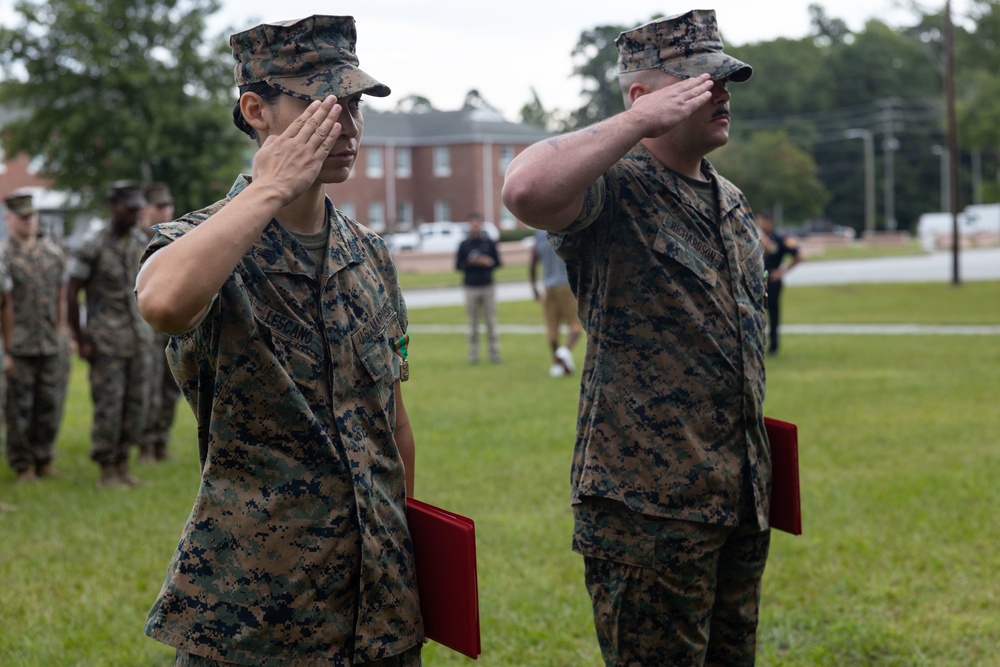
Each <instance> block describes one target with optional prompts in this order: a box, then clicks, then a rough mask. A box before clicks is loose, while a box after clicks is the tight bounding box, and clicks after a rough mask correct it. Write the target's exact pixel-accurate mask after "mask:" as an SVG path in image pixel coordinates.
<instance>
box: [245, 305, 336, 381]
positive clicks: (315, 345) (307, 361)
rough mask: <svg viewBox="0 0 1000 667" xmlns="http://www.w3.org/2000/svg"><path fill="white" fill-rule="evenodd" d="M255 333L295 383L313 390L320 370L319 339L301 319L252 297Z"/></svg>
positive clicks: (321, 367)
mask: <svg viewBox="0 0 1000 667" xmlns="http://www.w3.org/2000/svg"><path fill="white" fill-rule="evenodd" d="M251 301H252V303H253V311H254V319H256V321H257V329H258V335H259V336H260V338H261V340H262V341H264V342H266V343H267V344H268V347H269V348H270V351H271V352H272V353H273V354H274V358H275V360H276V361H277V362H278V364H279V365H280V366H281V368H282V369H284V371H285V373H287V374H288V376H289V377H290V378H291V379H292V380H293V381H294V382H295V383H296V384H298V385H301V386H302V387H305V388H307V389H314V388H315V387H316V383H317V382H318V381H319V379H320V377H321V375H322V370H323V354H322V341H320V339H319V337H318V336H317V334H316V333H315V332H314V331H312V329H311V328H310V327H309V326H307V325H306V324H305V323H304V322H300V321H298V320H296V319H295V318H292V317H289V316H288V315H285V314H282V313H279V312H277V311H276V310H273V309H272V308H270V307H268V306H267V305H265V304H263V303H261V302H259V301H257V300H256V299H251Z"/></svg>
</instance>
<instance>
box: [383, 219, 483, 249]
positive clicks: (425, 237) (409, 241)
mask: <svg viewBox="0 0 1000 667" xmlns="http://www.w3.org/2000/svg"><path fill="white" fill-rule="evenodd" d="M483 229H484V230H485V231H486V234H487V235H488V236H489V237H490V238H491V239H493V240H494V241H499V240H500V230H499V229H497V226H496V225H494V224H493V223H492V222H484V223H483ZM468 235H469V225H468V223H465V222H446V221H438V222H425V223H423V224H422V225H420V226H419V227H417V228H416V230H413V231H409V232H396V233H395V234H387V235H386V236H385V237H384V238H385V242H386V245H387V246H389V251H390V252H400V251H403V250H418V251H420V252H450V253H453V252H457V251H458V246H459V244H461V243H462V240H463V239H464V238H465V237H466V236H468Z"/></svg>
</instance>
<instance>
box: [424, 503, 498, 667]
mask: <svg viewBox="0 0 1000 667" xmlns="http://www.w3.org/2000/svg"><path fill="white" fill-rule="evenodd" d="M406 520H407V523H409V525H410V537H411V538H412V540H413V553H414V557H415V558H416V565H417V588H418V590H419V592H420V613H421V615H422V616H423V617H424V635H425V636H426V637H427V638H428V639H433V640H434V641H436V642H438V643H439V644H443V645H445V646H447V647H448V648H450V649H452V650H454V651H458V652H459V653H462V654H464V655H467V656H469V657H470V658H472V659H473V660H475V659H476V658H478V657H479V654H480V653H482V645H481V643H480V637H479V580H478V578H477V575H476V526H475V524H474V523H473V522H472V519H469V518H467V517H464V516H460V515H458V514H454V513H452V512H449V511H447V510H443V509H441V508H439V507H434V506H433V505H428V504H427V503H423V502H420V501H419V500H415V499H413V498H407V499H406Z"/></svg>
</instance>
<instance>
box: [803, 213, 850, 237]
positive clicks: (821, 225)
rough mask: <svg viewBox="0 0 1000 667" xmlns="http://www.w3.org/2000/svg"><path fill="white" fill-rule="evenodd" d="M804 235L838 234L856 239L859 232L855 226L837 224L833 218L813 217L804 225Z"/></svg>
mask: <svg viewBox="0 0 1000 667" xmlns="http://www.w3.org/2000/svg"><path fill="white" fill-rule="evenodd" d="M802 232H803V235H806V236H807V235H809V234H836V235H837V236H843V237H844V238H846V239H854V238H855V237H856V236H857V235H858V233H857V231H856V230H855V229H854V228H853V227H847V226H845V225H838V224H835V223H834V222H833V221H832V220H823V219H817V218H812V219H810V220H806V222H805V224H804V225H803V226H802Z"/></svg>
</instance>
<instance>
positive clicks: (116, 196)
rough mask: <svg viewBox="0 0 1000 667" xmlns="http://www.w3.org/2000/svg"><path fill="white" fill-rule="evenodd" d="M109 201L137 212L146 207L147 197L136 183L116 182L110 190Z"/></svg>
mask: <svg viewBox="0 0 1000 667" xmlns="http://www.w3.org/2000/svg"><path fill="white" fill-rule="evenodd" d="M108 201H109V202H110V203H112V204H119V205H121V206H124V207H125V208H129V209H132V210H133V211H137V210H139V209H140V208H142V207H144V206H145V205H146V195H145V194H144V193H143V191H142V186H141V185H139V184H138V183H136V182H135V181H115V182H114V183H112V184H111V186H110V187H109V188H108Z"/></svg>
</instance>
